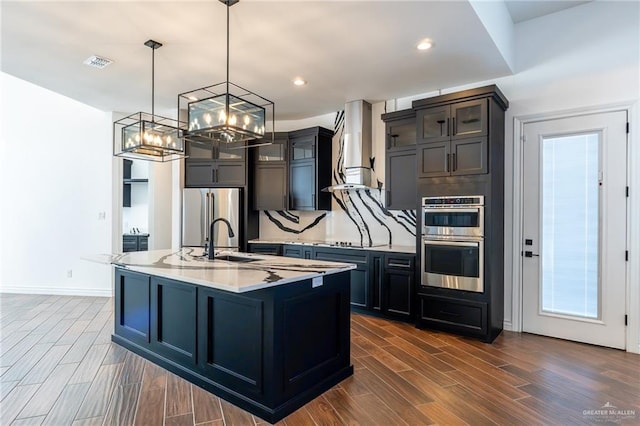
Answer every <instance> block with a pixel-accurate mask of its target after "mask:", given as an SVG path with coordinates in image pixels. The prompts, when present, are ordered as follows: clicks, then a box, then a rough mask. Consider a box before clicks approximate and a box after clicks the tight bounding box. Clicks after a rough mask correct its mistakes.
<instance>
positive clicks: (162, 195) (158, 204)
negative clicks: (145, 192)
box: [149, 162, 179, 250]
mask: <svg viewBox="0 0 640 426" xmlns="http://www.w3.org/2000/svg"><path fill="white" fill-rule="evenodd" d="M172 183H173V178H172V164H171V162H169V163H150V164H149V250H159V249H168V248H171V237H172V236H171V233H172V230H173V225H172V217H173V215H172V208H173V207H172V196H173V194H174V191H171V188H172V186H171V185H172ZM176 220H179V219H176Z"/></svg>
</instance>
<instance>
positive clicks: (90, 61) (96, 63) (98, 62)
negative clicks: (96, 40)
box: [83, 55, 113, 69]
mask: <svg viewBox="0 0 640 426" xmlns="http://www.w3.org/2000/svg"><path fill="white" fill-rule="evenodd" d="M112 62H113V61H112V60H111V59H107V58H102V57H100V56H96V55H93V56H91V57H89V58H87V59H86V60H85V61H84V62H83V64H85V65H89V66H90V67H94V68H98V69H102V68H104V67H106V66H107V65H109V64H111V63H112Z"/></svg>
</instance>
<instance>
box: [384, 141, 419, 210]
mask: <svg viewBox="0 0 640 426" xmlns="http://www.w3.org/2000/svg"><path fill="white" fill-rule="evenodd" d="M416 167H417V166H416V151H415V149H410V150H406V151H396V152H389V151H387V164H386V175H387V179H386V180H387V183H386V185H387V194H386V195H387V199H386V205H387V208H388V209H391V210H401V209H410V210H411V209H415V208H416V205H417V202H416V193H417V181H418V179H417V175H416V173H415V171H416Z"/></svg>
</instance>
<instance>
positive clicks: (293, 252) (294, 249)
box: [282, 244, 303, 259]
mask: <svg viewBox="0 0 640 426" xmlns="http://www.w3.org/2000/svg"><path fill="white" fill-rule="evenodd" d="M282 255H283V256H285V257H296V258H299V259H302V255H303V254H302V246H298V245H294V244H291V245H285V246H284V248H283V250H282Z"/></svg>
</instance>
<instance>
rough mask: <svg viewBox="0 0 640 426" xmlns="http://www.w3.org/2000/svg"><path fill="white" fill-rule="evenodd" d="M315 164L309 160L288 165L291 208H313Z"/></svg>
mask: <svg viewBox="0 0 640 426" xmlns="http://www.w3.org/2000/svg"><path fill="white" fill-rule="evenodd" d="M315 187H316V166H315V162H314V161H313V160H311V161H296V162H292V163H291V164H290V165H289V207H290V208H291V210H313V209H315V199H316V194H315Z"/></svg>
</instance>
